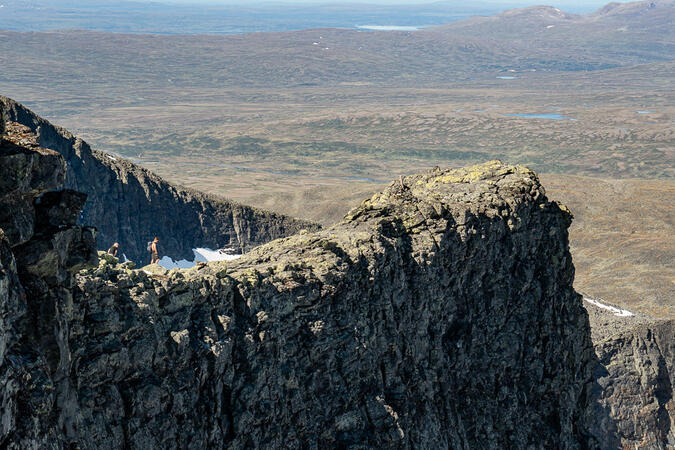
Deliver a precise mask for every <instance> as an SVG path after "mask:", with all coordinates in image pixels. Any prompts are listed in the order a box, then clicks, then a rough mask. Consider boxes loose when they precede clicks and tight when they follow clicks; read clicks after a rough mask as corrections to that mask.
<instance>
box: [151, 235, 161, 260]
mask: <svg viewBox="0 0 675 450" xmlns="http://www.w3.org/2000/svg"><path fill="white" fill-rule="evenodd" d="M148 244H149V245H148V250H150V255H151V256H150V264H157V263H158V262H159V250H158V244H159V238H158V237H155V239H153V240H152V242H149V243H148Z"/></svg>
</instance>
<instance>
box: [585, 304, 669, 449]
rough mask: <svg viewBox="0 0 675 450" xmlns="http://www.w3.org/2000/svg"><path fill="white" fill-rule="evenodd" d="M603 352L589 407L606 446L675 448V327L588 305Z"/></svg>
mask: <svg viewBox="0 0 675 450" xmlns="http://www.w3.org/2000/svg"><path fill="white" fill-rule="evenodd" d="M588 309H589V316H590V318H591V327H592V330H593V333H592V335H593V340H594V342H595V352H596V354H597V356H598V361H597V365H596V368H595V380H596V381H595V383H594V385H593V389H592V391H591V396H592V398H591V399H590V402H589V407H588V410H587V423H588V424H589V430H590V433H591V434H592V435H593V436H594V437H595V438H596V439H597V440H598V442H601V443H603V447H604V448H650V449H663V450H665V449H670V448H675V396H674V395H673V386H675V326H674V324H673V321H672V320H653V319H652V320H649V319H646V318H641V317H616V316H613V315H612V314H611V313H610V312H607V311H604V312H603V311H601V310H598V309H593V307H592V306H589V307H588Z"/></svg>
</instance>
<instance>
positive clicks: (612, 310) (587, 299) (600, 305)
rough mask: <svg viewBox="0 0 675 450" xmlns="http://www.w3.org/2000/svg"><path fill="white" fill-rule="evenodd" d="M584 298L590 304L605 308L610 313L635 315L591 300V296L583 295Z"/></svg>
mask: <svg viewBox="0 0 675 450" xmlns="http://www.w3.org/2000/svg"><path fill="white" fill-rule="evenodd" d="M584 300H586V301H587V302H588V303H590V304H591V305H594V306H597V307H598V308H602V309H606V310H607V311H610V312H611V313H612V314H614V315H615V316H618V317H630V316H634V315H635V314H633V313H632V312H630V311H628V310H626V309H620V308H615V307H613V306H609V305H605V304H604V303H600V302H599V301H597V300H593V299H592V298H588V297H584Z"/></svg>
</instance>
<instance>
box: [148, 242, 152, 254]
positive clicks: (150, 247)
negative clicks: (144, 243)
mask: <svg viewBox="0 0 675 450" xmlns="http://www.w3.org/2000/svg"><path fill="white" fill-rule="evenodd" d="M148 251H149V252H152V241H150V242H148Z"/></svg>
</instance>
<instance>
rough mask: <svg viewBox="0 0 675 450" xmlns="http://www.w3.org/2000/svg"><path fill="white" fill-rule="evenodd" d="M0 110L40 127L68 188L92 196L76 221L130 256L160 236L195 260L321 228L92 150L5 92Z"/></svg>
mask: <svg viewBox="0 0 675 450" xmlns="http://www.w3.org/2000/svg"><path fill="white" fill-rule="evenodd" d="M0 109H2V110H3V113H4V115H5V118H6V120H7V121H11V122H17V123H19V124H21V125H24V126H26V127H28V128H29V130H30V131H31V132H33V133H35V134H36V135H37V143H38V144H39V145H40V146H42V147H46V148H49V149H52V150H54V151H56V152H58V153H60V154H61V155H62V156H63V157H64V158H65V160H66V163H67V170H66V184H65V187H66V188H68V189H73V190H77V191H79V192H83V193H86V194H87V195H88V196H89V198H88V200H87V203H86V205H85V207H84V210H83V211H82V215H81V217H80V221H79V223H80V224H95V225H96V227H97V228H98V230H99V246H100V247H101V248H102V249H107V248H108V247H109V246H110V245H111V244H112V243H113V242H119V243H120V246H121V251H122V252H123V253H124V254H125V255H126V256H127V257H128V258H129V259H132V260H135V261H137V262H145V261H146V259H148V258H149V257H148V254H147V251H146V243H147V242H148V241H150V240H152V238H153V237H154V236H158V237H160V239H161V245H162V250H163V253H165V254H168V255H169V256H171V257H173V258H174V259H182V258H189V259H190V260H191V259H192V258H193V257H194V255H193V253H192V250H191V249H192V248H194V247H199V246H201V247H210V248H214V249H216V248H222V247H233V248H235V249H236V250H239V251H245V250H248V249H250V248H252V247H254V246H256V245H259V244H262V243H264V242H268V241H270V240H272V239H276V238H279V237H283V236H287V235H290V234H294V233H297V232H298V231H299V230H301V229H310V230H315V229H318V226H317V225H315V224H312V223H309V222H307V221H302V220H297V219H293V218H290V217H287V216H282V215H280V214H275V213H271V212H267V211H262V210H258V209H255V208H251V207H248V206H243V205H239V204H236V203H233V202H229V201H226V200H224V199H221V198H217V197H215V196H210V195H205V194H203V193H201V192H197V191H193V190H190V189H185V188H182V187H178V186H174V185H172V184H170V183H167V182H166V181H164V180H162V179H161V178H160V177H158V176H156V175H154V174H153V173H152V172H149V171H147V170H146V169H143V168H141V167H139V166H137V165H135V164H133V163H131V162H129V161H127V160H124V159H122V158H117V157H113V156H112V155H108V154H106V153H103V152H99V151H97V150H93V149H91V148H90V147H89V145H88V144H87V143H86V142H84V141H82V140H81V139H79V138H77V137H75V136H73V135H72V134H70V133H69V132H68V131H66V130H64V129H62V128H59V127H55V126H53V125H51V124H50V123H49V122H47V121H46V120H44V119H42V118H40V117H38V116H36V115H35V114H33V113H32V112H31V111H29V110H28V109H26V108H25V107H23V106H22V105H20V104H18V103H16V102H15V101H13V100H11V99H9V98H6V97H2V96H0Z"/></svg>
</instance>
